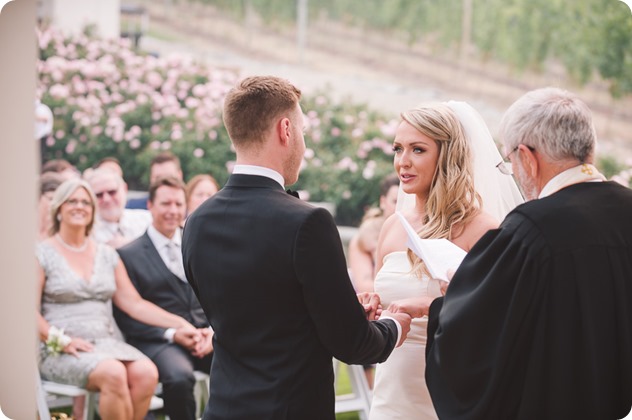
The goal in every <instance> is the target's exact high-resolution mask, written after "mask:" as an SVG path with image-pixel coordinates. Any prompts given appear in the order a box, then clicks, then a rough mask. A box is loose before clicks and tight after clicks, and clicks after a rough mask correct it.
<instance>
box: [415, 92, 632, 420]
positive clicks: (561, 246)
mask: <svg viewBox="0 0 632 420" xmlns="http://www.w3.org/2000/svg"><path fill="white" fill-rule="evenodd" d="M500 136H501V138H502V139H503V142H504V145H505V151H506V152H507V157H508V158H509V159H511V169H512V170H513V172H515V173H516V176H517V179H518V182H519V183H520V185H521V186H522V189H523V191H524V193H525V196H526V198H527V199H528V200H531V201H528V202H527V203H524V204H522V205H520V206H518V207H516V209H515V210H514V211H512V212H511V213H509V214H508V215H507V217H506V218H505V220H504V221H503V223H502V224H501V225H500V227H499V228H498V229H495V230H491V231H489V232H488V233H487V234H486V235H485V236H483V237H482V238H481V239H480V240H479V242H478V243H477V244H476V245H475V246H474V247H473V248H472V249H471V251H470V252H469V254H468V255H467V256H466V257H465V259H464V260H463V262H462V264H461V266H460V267H459V269H458V270H457V272H456V274H455V275H454V277H453V279H452V281H451V282H450V286H449V287H448V290H447V293H446V295H445V298H443V299H438V300H437V301H435V302H433V303H432V306H431V307H430V322H429V327H428V338H429V344H428V347H427V363H426V381H427V384H428V389H429V390H430V394H431V396H432V401H433V404H434V406H435V408H436V410H437V414H438V415H439V417H440V418H442V419H473V420H476V419H619V418H622V417H624V416H626V415H627V414H628V413H629V411H630V407H631V405H632V305H631V304H630V302H632V217H630V215H631V214H632V191H631V190H630V189H628V188H625V187H623V186H621V185H619V184H617V183H615V182H606V181H605V178H604V177H603V175H601V174H600V173H599V171H598V170H597V168H595V167H594V166H593V165H592V162H593V160H594V153H595V145H596V134H595V129H594V127H593V123H592V117H591V112H590V110H589V109H588V107H587V106H586V105H585V104H584V103H583V102H582V101H581V100H580V99H579V98H577V97H576V96H574V95H572V94H570V93H569V92H566V91H562V90H560V89H554V88H546V89H538V90H535V91H532V92H529V93H527V94H525V95H524V96H523V97H522V98H520V99H519V100H518V101H517V102H516V103H514V104H513V105H512V106H511V107H510V108H509V110H508V111H507V112H506V114H505V116H504V117H503V120H502V122H501V127H500ZM500 165H502V162H501V164H500ZM507 169H508V170H511V169H510V168H509V167H507ZM505 172H508V171H505ZM441 300H443V302H441ZM441 303H443V306H442V307H441ZM433 331H436V332H434V334H433ZM433 336H434V340H433V341H432V340H431V339H432V337H433Z"/></svg>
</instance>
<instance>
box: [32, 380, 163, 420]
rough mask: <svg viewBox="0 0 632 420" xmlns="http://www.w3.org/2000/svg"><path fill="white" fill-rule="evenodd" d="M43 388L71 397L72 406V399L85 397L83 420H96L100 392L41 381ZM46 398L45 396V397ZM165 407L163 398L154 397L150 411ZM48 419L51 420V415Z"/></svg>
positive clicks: (48, 391) (45, 390)
mask: <svg viewBox="0 0 632 420" xmlns="http://www.w3.org/2000/svg"><path fill="white" fill-rule="evenodd" d="M41 387H42V390H43V391H44V392H45V393H46V394H52V395H59V396H64V397H70V398H71V402H70V404H71V405H72V398H74V397H80V396H85V398H86V401H85V405H84V406H83V416H82V419H83V420H94V418H95V414H96V412H97V406H98V398H99V393H98V392H91V391H88V390H87V389H84V388H80V387H78V386H74V385H66V384H60V383H57V382H51V381H44V380H42V381H41ZM44 398H46V396H45V395H44ZM163 405H164V402H163V401H162V398H159V397H157V396H155V395H154V396H153V397H152V399H151V402H150V403H149V411H154V410H159V409H161V408H162V407H163ZM40 412H41V410H40ZM41 416H42V414H40V417H41ZM46 418H47V419H49V418H50V414H49V415H48V417H46Z"/></svg>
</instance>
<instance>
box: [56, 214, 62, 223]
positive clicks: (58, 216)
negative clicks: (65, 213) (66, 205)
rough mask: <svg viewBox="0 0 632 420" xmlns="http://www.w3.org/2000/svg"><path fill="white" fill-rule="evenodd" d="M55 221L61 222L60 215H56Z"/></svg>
mask: <svg viewBox="0 0 632 420" xmlns="http://www.w3.org/2000/svg"><path fill="white" fill-rule="evenodd" d="M57 221H58V222H61V214H59V213H57Z"/></svg>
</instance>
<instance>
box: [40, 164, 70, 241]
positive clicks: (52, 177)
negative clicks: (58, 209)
mask: <svg viewBox="0 0 632 420" xmlns="http://www.w3.org/2000/svg"><path fill="white" fill-rule="evenodd" d="M62 182H64V177H63V175H61V174H58V173H57V172H45V173H43V174H42V175H40V179H39V184H40V197H39V201H38V203H37V212H38V214H39V217H38V222H39V223H38V231H39V234H38V237H39V240H40V241H43V240H44V239H46V238H48V236H49V234H50V229H51V227H52V226H53V221H52V220H51V218H50V201H51V200H52V199H53V194H54V193H55V190H56V189H57V187H59V186H60V185H61V183H62Z"/></svg>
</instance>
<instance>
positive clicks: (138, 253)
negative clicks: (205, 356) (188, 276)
mask: <svg viewBox="0 0 632 420" xmlns="http://www.w3.org/2000/svg"><path fill="white" fill-rule="evenodd" d="M117 251H118V253H119V255H120V256H121V260H123V264H124V265H125V269H126V270H127V273H128V274H129V277H130V279H131V280H132V283H133V284H134V286H135V287H136V290H138V292H139V293H140V295H141V296H143V298H145V299H146V300H148V301H150V302H153V303H155V304H156V305H158V306H160V307H161V308H163V309H164V310H166V311H167V312H171V313H173V314H176V315H180V316H181V317H182V318H184V319H186V320H187V321H189V322H190V323H191V324H193V325H194V326H196V327H198V328H204V327H208V325H209V324H208V321H207V320H206V316H205V315H204V311H203V310H202V307H201V306H200V304H199V302H198V300H197V298H196V297H195V294H194V293H193V290H191V286H190V285H189V284H188V283H185V282H183V281H182V280H180V279H179V278H178V277H177V276H176V275H175V274H173V273H172V272H171V271H170V270H169V269H168V268H167V266H166V265H165V263H164V262H163V261H162V258H160V254H158V250H156V247H155V246H154V243H153V242H152V241H151V239H150V238H149V235H147V232H145V234H144V235H143V236H141V237H140V238H138V239H136V240H134V241H132V242H131V243H129V244H127V245H125V246H124V247H122V248H119V249H118V250H117ZM114 316H115V319H116V323H117V324H118V326H119V328H120V329H121V331H122V332H123V334H124V335H125V339H126V340H127V342H128V343H130V344H131V345H133V346H134V347H136V348H138V349H139V350H140V351H142V352H143V353H145V354H146V355H147V356H148V357H150V358H153V357H154V356H155V355H156V354H158V353H159V352H160V351H161V350H162V349H164V348H165V347H166V346H168V345H169V344H168V342H167V341H166V340H165V339H164V333H165V329H164V328H160V327H154V326H151V325H147V324H144V323H142V322H139V321H136V320H135V319H132V318H130V317H129V316H128V315H126V314H125V313H123V312H122V311H120V310H118V309H117V308H116V307H114Z"/></svg>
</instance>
